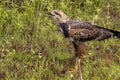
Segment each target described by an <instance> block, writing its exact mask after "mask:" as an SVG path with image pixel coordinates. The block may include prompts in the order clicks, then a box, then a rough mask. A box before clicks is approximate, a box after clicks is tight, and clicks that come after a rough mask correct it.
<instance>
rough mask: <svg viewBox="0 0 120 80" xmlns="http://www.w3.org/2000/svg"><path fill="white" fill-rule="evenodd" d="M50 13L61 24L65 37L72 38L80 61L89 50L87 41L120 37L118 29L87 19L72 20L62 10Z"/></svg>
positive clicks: (60, 27)
mask: <svg viewBox="0 0 120 80" xmlns="http://www.w3.org/2000/svg"><path fill="white" fill-rule="evenodd" d="M50 15H51V17H52V18H53V19H54V20H55V22H56V24H57V25H58V26H59V29H60V31H61V33H62V34H63V35H64V37H65V38H70V39H71V41H72V43H73V45H74V48H75V54H76V57H77V60H78V61H80V57H81V56H82V55H83V54H85V53H86V51H87V48H86V45H85V42H86V41H91V40H98V41H101V40H104V39H108V38H110V37H114V38H120V32H118V31H114V30H110V29H107V28H103V27H100V26H98V25H95V24H92V23H89V22H86V21H80V20H72V19H70V18H69V17H68V16H67V15H66V14H65V13H64V12H62V11H60V10H52V11H51V12H50Z"/></svg>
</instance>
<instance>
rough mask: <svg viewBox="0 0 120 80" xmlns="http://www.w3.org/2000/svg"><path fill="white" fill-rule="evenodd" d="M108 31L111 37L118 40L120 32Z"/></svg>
mask: <svg viewBox="0 0 120 80" xmlns="http://www.w3.org/2000/svg"><path fill="white" fill-rule="evenodd" d="M110 31H111V32H112V33H113V37H115V38H120V32H118V31H114V30H110Z"/></svg>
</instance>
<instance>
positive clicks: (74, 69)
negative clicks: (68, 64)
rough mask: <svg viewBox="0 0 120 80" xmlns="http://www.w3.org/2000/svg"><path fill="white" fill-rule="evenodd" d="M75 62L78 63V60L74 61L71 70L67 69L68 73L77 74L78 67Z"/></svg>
mask: <svg viewBox="0 0 120 80" xmlns="http://www.w3.org/2000/svg"><path fill="white" fill-rule="evenodd" d="M77 61H78V58H77V59H76V61H75V65H74V67H73V68H69V72H78V68H79V66H78V62H77Z"/></svg>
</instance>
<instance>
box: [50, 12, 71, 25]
mask: <svg viewBox="0 0 120 80" xmlns="http://www.w3.org/2000/svg"><path fill="white" fill-rule="evenodd" d="M50 16H51V17H52V18H53V20H55V22H57V23H65V22H66V21H68V20H69V18H68V16H67V15H66V14H65V13H64V12H62V11H60V10H52V11H51V12H50Z"/></svg>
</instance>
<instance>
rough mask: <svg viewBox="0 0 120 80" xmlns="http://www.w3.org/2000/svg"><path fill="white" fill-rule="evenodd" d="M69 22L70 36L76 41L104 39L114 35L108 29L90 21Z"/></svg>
mask: <svg viewBox="0 0 120 80" xmlns="http://www.w3.org/2000/svg"><path fill="white" fill-rule="evenodd" d="M67 24H68V25H69V32H68V33H69V36H70V37H71V38H72V39H73V40H74V41H90V40H93V39H97V40H103V39H106V38H109V37H111V36H112V35H113V33H112V32H110V31H109V30H108V29H105V28H102V27H98V26H97V25H94V24H91V23H89V22H84V21H74V20H71V21H69V22H67Z"/></svg>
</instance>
